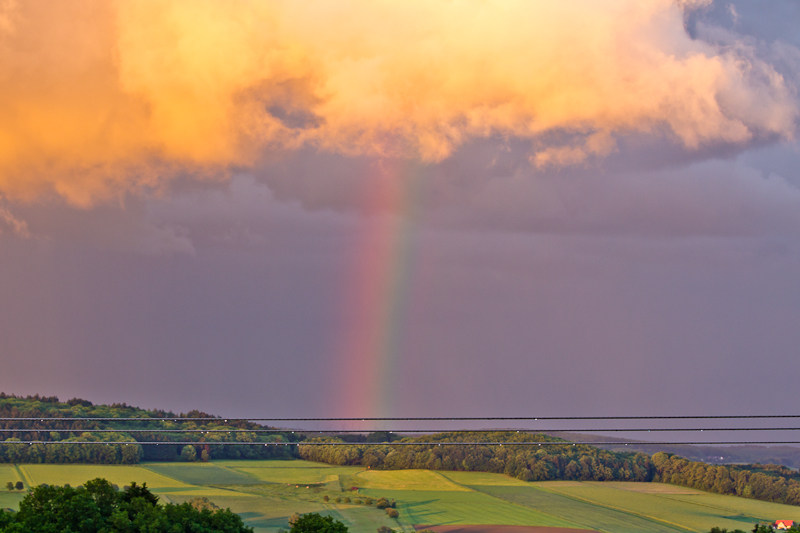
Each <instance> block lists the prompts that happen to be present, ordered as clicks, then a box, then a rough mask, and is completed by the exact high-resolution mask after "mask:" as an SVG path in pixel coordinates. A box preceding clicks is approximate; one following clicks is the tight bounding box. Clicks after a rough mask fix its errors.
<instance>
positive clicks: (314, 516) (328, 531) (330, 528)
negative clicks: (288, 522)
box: [289, 513, 347, 533]
mask: <svg viewBox="0 0 800 533" xmlns="http://www.w3.org/2000/svg"><path fill="white" fill-rule="evenodd" d="M289 533H347V526H345V525H344V524H343V523H341V522H339V521H338V520H334V518H333V517H332V516H321V515H320V514H319V513H307V514H304V515H301V516H300V518H298V519H297V520H296V521H295V523H294V524H293V525H292V529H291V530H290V531H289Z"/></svg>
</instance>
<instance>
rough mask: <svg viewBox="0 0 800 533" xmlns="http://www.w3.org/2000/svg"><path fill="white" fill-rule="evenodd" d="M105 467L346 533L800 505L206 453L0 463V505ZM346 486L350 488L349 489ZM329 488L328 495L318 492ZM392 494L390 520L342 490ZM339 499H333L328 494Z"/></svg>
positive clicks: (731, 515)
mask: <svg viewBox="0 0 800 533" xmlns="http://www.w3.org/2000/svg"><path fill="white" fill-rule="evenodd" d="M96 477H104V478H106V479H108V480H109V481H110V482H112V483H115V484H117V485H119V486H120V487H122V486H124V485H128V484H130V482H131V481H136V482H137V483H140V484H141V483H147V486H148V487H150V488H151V489H152V490H153V492H155V493H156V494H157V495H158V496H159V497H160V498H161V499H162V501H167V502H174V503H181V502H184V501H187V500H189V499H191V498H194V497H196V496H206V497H208V498H209V499H211V500H212V501H213V502H214V503H216V504H217V505H219V506H220V507H223V508H225V507H228V508H230V509H231V510H233V511H234V512H237V513H239V514H240V515H241V516H242V517H243V518H244V520H245V522H246V523H247V524H248V525H250V526H252V527H254V528H255V530H256V531H257V532H259V533H276V531H277V530H278V529H279V528H287V527H288V519H289V517H290V516H291V515H292V514H293V513H295V512H297V513H307V512H320V513H323V514H328V515H331V516H334V517H335V518H337V519H338V520H341V521H343V522H344V523H345V524H346V525H347V526H348V527H349V528H350V531H351V532H352V533H374V531H375V530H376V529H377V528H378V527H380V526H388V527H391V528H393V529H403V530H404V531H406V532H408V533H410V532H411V531H413V526H414V525H436V524H438V525H470V524H476V525H477V524H489V525H493V524H506V525H520V526H523V525H530V526H555V527H571V528H583V529H594V530H597V531H601V532H604V533H659V532H663V533H677V532H698V533H703V532H706V531H708V530H709V529H710V528H711V527H714V526H719V527H726V528H728V529H736V528H738V529H743V530H750V529H752V524H753V523H755V522H759V521H761V522H764V521H770V522H771V521H774V520H776V519H790V520H797V521H800V507H793V506H786V505H779V504H774V503H766V502H759V501H756V500H747V499H743V498H736V497H732V496H722V495H718V494H710V493H706V492H701V491H697V490H692V489H687V488H683V487H677V486H674V485H666V484H660V483H623V482H605V483H603V482H577V481H551V482H538V483H526V482H524V481H520V480H518V479H515V478H511V477H509V476H505V475H502V474H487V473H481V472H434V471H428V470H402V471H376V470H368V469H364V468H361V467H354V466H332V465H326V464H321V463H313V462H308V461H214V462H211V463H143V464H141V465H137V466H106V465H42V464H36V465H31V464H25V465H17V466H15V465H0V508H2V507H11V508H16V507H17V506H18V504H19V501H20V500H21V499H22V497H23V495H24V492H23V493H20V492H18V491H11V492H9V491H7V490H3V488H4V486H5V483H6V482H8V481H12V482H16V481H17V480H21V481H23V482H24V483H25V486H26V488H28V487H29V486H34V485H38V484H41V483H47V484H51V485H63V484H65V483H69V484H70V485H72V486H77V485H81V484H83V483H85V482H86V481H87V480H89V479H94V478H96ZM353 489H355V490H353ZM324 496H328V498H329V502H327V503H326V502H325V501H324V500H323V497H324ZM366 496H369V497H371V498H379V497H382V496H383V497H386V498H390V499H395V500H396V501H397V510H398V511H399V512H400V518H399V519H398V520H394V519H390V518H389V517H388V516H387V515H386V513H385V512H384V511H382V510H379V509H376V508H375V507H374V505H373V506H371V507H368V506H365V505H358V504H356V503H355V501H351V502H350V503H345V502H344V501H343V500H344V498H346V497H349V498H351V499H353V500H354V499H356V498H359V497H361V498H363V497H366ZM337 497H338V498H340V499H342V501H341V502H338V503H337V502H335V499H336V498H337Z"/></svg>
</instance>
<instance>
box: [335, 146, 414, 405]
mask: <svg viewBox="0 0 800 533" xmlns="http://www.w3.org/2000/svg"><path fill="white" fill-rule="evenodd" d="M365 181H366V185H365V202H364V205H365V206H366V213H365V217H364V218H365V220H364V221H363V223H362V224H360V225H359V227H360V228H361V229H360V230H359V231H360V233H359V235H358V237H357V242H356V246H355V249H356V252H355V265H354V267H353V268H351V269H350V270H349V273H348V277H349V279H348V280H347V281H346V283H345V286H346V287H347V288H348V291H347V294H346V295H345V302H346V303H345V305H344V306H343V319H344V325H343V334H342V337H341V340H340V348H339V361H340V363H341V364H340V369H341V376H340V378H341V379H340V380H338V381H339V383H340V389H339V390H338V391H336V396H337V397H338V398H340V400H339V401H336V402H334V403H335V405H336V410H337V412H339V413H341V416H348V417H362V416H363V417H375V416H391V414H390V413H392V400H393V398H395V397H396V388H395V384H396V376H395V372H396V370H397V369H396V368H395V364H396V363H397V361H398V360H399V359H400V353H399V351H400V349H401V346H400V345H401V338H402V335H403V329H404V324H405V320H406V317H407V314H408V313H407V310H408V309H407V307H408V297H409V294H410V285H411V279H412V275H411V272H412V267H413V251H414V236H415V229H414V228H415V219H416V216H417V208H418V202H417V195H418V192H419V183H420V180H419V166H418V165H416V164H414V163H410V162H401V161H385V160H383V161H380V162H379V163H377V164H375V165H374V167H373V171H372V172H370V175H369V176H367V179H366V180H365Z"/></svg>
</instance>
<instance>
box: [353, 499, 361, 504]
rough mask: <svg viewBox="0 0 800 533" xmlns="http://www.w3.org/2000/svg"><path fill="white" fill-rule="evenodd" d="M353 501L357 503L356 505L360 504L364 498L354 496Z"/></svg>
mask: <svg viewBox="0 0 800 533" xmlns="http://www.w3.org/2000/svg"><path fill="white" fill-rule="evenodd" d="M353 503H357V504H358V505H361V504H362V503H364V500H362V499H361V498H356V499H355V500H353Z"/></svg>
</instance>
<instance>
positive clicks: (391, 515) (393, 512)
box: [386, 507, 400, 518]
mask: <svg viewBox="0 0 800 533" xmlns="http://www.w3.org/2000/svg"><path fill="white" fill-rule="evenodd" d="M386 514H387V515H389V518H397V517H398V516H400V513H399V512H397V509H392V508H391V507H390V508H388V509H386Z"/></svg>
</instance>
